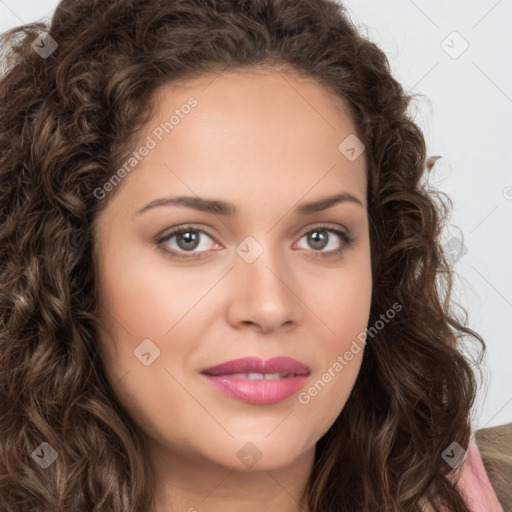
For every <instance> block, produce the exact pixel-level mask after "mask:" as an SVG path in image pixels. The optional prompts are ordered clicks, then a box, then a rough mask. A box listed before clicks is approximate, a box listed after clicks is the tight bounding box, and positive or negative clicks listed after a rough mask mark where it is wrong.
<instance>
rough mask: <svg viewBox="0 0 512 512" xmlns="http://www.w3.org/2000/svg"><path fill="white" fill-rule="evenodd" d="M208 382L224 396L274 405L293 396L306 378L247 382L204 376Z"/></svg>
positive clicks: (297, 377) (223, 376)
mask: <svg viewBox="0 0 512 512" xmlns="http://www.w3.org/2000/svg"><path fill="white" fill-rule="evenodd" d="M205 377H206V378H207V380H208V382H209V383H210V384H211V385H212V386H213V387H214V388H216V389H217V390H218V391H220V392H221V393H223V394H224V395H226V396H229V397H232V398H236V399H237V400H241V401H242V402H250V403H253V404H275V403H277V402H280V401H281V400H285V399H286V398H288V397H290V396H292V395H294V394H295V393H297V391H299V389H300V388H301V387H302V386H304V383H305V382H306V381H307V379H308V377H307V376H306V375H304V376H303V375H300V376H295V377H286V378H283V379H274V380H265V379H259V380H249V379H243V378H240V377H231V376H230V375H219V376H212V375H205Z"/></svg>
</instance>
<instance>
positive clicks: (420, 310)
mask: <svg viewBox="0 0 512 512" xmlns="http://www.w3.org/2000/svg"><path fill="white" fill-rule="evenodd" d="M41 32H48V33H49V34H50V36H51V37H52V38H53V39H54V40H55V41H56V42H57V45H58V46H57V48H56V49H54V51H53V53H51V54H50V55H45V56H44V58H43V57H42V56H41V55H39V54H38V53H37V52H36V51H35V50H34V48H33V42H34V40H35V38H36V37H38V36H39V35H40V34H41ZM47 41H48V40H47ZM1 44H2V47H3V48H4V65H5V67H6V70H5V72H4V74H3V76H2V77H1V79H0V274H1V281H0V282H1V294H0V403H2V404H3V405H2V410H1V412H0V432H1V436H0V510H1V511H2V512H20V511H25V510H27V509H30V510H34V511H35V510H37V511H47V510H48V511H50V510H51V511H52V512H56V511H57V512H60V511H66V512H67V511H70V510H72V511H73V512H89V511H94V512H107V511H108V512H121V511H123V512H127V511H129V512H147V511H149V510H151V504H152V493H153V485H154V480H153V476H152V474H151V471H150V465H149V463H148V460H147V451H146V444H145V443H146V438H145V434H144V433H143V432H142V430H141V429H140V427H139V426H138V425H137V424H136V423H135V422H134V420H133V419H132V418H131V417H130V416H129V415H128V413H127V412H126V411H125V410H124V409H123V407H122V406H121V404H120V402H119V401H118V400H117V398H116V395H115V393H114V391H113V389H112V386H111V385H110V384H109V382H108V380H107V378H106V376H105V368H104V366H103V362H102V360H101V359H100V357H99V351H98V345H97V337H98V332H99V325H98V319H97V318H98V315H97V300H96V298H97V288H96V286H97V284H96V281H95V277H96V266H95V257H94V255H95V244H94V238H93V227H94V221H95V218H96V217H97V214H98V213H99V212H100V210H101V209H102V208H104V207H105V206H106V204H107V202H108V201H109V199H111V198H112V197H114V195H115V194H117V193H119V190H120V189H121V187H117V188H116V190H114V191H112V192H110V193H109V194H108V197H106V198H105V199H103V200H101V201H98V200H97V198H96V196H95V194H94V190H96V189H97V188H98V187H100V186H102V185H103V184H104V183H105V182H106V181H107V180H108V179H109V177H111V176H112V175H113V173H114V171H115V170H116V169H118V168H119V166H120V165H121V163H122V162H125V161H126V160H127V158H128V155H129V154H130V152H131V151H132V148H133V142H134V140H136V137H137V136H138V134H139V133H140V132H139V130H140V129H141V128H142V127H143V126H144V124H145V123H147V122H148V120H149V119H150V118H151V116H152V114H153V112H154V108H155V105H154V102H153V98H154V95H155V92H156V91H157V89H158V88H159V87H161V86H164V85H165V84H167V83H169V82H172V81H178V80H186V79H187V78H191V77H194V76H200V75H202V74H204V73H221V72H222V71H224V70H235V69H250V68H251V67H256V66H269V67H276V66H280V67H283V66H284V67H285V68H288V69H290V70H294V71H296V72H299V73H301V74H302V75H304V76H306V77H310V78H314V79H316V80H317V81H318V82H319V83H321V84H322V85H323V86H325V87H326V88H327V89H328V90H329V91H331V92H332V93H334V94H335V95H337V96H339V97H340V98H342V99H343V100H344V101H345V102H346V104H347V105H348V106H349V108H350V113H351V116H352V117H353V120H354V123H355V126H356V128H357V136H358V138H359V139H360V140H361V141H362V142H363V143H364V145H365V148H366V149H365V151H364V158H365V159H366V167H367V184H368V187H367V198H368V215H369V219H370V228H369V229H370V243H371V256H372V278H373V290H372V299H371V300H372V302H371V311H370V323H371V324H373V323H375V321H376V320H378V318H379V313H381V312H382V311H384V310H386V309H387V308H388V305H389V303H390V302H394V301H396V302H398V303H399V304H401V305H402V307H403V309H402V311H401V313H400V315H399V318H398V317H397V318H396V319H395V320H394V321H393V322H389V323H388V324H387V326H386V329H382V330H380V331H379V332H378V333H377V334H375V336H374V337H373V338H372V340H371V342H369V343H368V344H367V346H366V349H365V352H364V357H363V361H362V366H361V369H360V372H359V375H358V377H357V380H356V383H355V386H354V388H353V390H352V392H351V394H350V397H349V399H348V401H347V403H346V405H345V407H344V408H343V410H342V412H341V413H340V415H339V416H338V417H337V419H336V421H335V422H334V424H333V425H332V427H331V428H330V429H329V431H328V432H326V433H325V435H323V436H322V438H321V439H320V440H319V441H318V443H317V445H316V452H315V463H314V467H313V471H312V474H311V476H310V479H309V481H308V485H307V489H306V490H305V492H306V493H307V497H308V504H309V509H310V512H342V511H346V512H349V511H351V512H355V511H357V512H360V511H361V512H363V511H364V512H375V511H404V512H419V511H421V510H424V508H423V507H424V506H429V507H432V508H431V509H432V510H436V511H438V510H440V509H439V508H438V507H448V508H449V509H450V510H452V511H457V512H459V511H462V512H468V510H469V509H468V508H467V505H466V504H465V503H464V500H463V497H462V496H461V494H460V493H459V492H458V490H457V487H456V476H457V470H456V469H455V470H454V469H453V468H451V467H450V466H449V465H448V464H447V463H446V462H445V461H444V459H443V457H442V454H443V451H444V450H445V449H446V448H447V447H448V446H449V445H450V444H451V443H453V442H457V443H458V444H459V445H460V446H462V447H463V448H465V449H466V448H467V447H468V445H469V441H470V434H471V410H472V406H473V403H474V399H475V396H476V390H477V380H476V378H475V370H477V369H478V368H479V367H478V363H480V362H481V357H482V355H483V353H484V352H485V349H486V346H485V343H484V341H483V339H482V338H481V337H480V336H479V335H478V334H477V333H476V332H474V331H473V330H471V329H470V328H469V327H468V326H467V314H466V313H465V311H464V309H463V308H460V307H459V306H456V304H455V303H454V302H453V300H452V299H451V288H452V280H453V269H452V268H451V264H450V262H449V261H448V259H447V257H446V256H445V255H444V253H443V246H442V243H441V242H440V236H441V232H442V227H443V225H444V221H445V220H446V218H447V215H448V212H449V205H450V204H451V202H450V199H449V198H447V196H446V195H445V194H442V193H440V192H437V191H435V190H434V189H432V188H431V187H430V186H429V185H428V180H427V179H424V178H426V177H427V173H428V171H429V170H430V169H431V167H432V165H433V162H434V159H435V158H434V159H432V158H431V159H428V158H427V156H426V144H425V140H424V137H423V134H422V132H421V130H420V129H419V127H418V126H417V125H416V124H415V122H414V121H413V118H412V116H411V115H410V113H409V111H408V107H409V104H410V101H411V99H413V98H414V96H413V95H409V94H407V93H406V91H404V89H403V87H402V86H401V85H400V84H399V83H398V82H397V80H396V79H395V78H394V77H393V76H392V74H391V71H390V66H389V62H388V60H387V58H386V56H385V54H384V53H383V51H382V50H380V49H379V48H378V47H377V46H376V45H375V44H374V43H372V42H371V41H370V40H369V39H367V38H365V37H363V36H362V35H361V34H359V32H358V31H357V28H356V27H355V25H354V24H353V23H352V22H351V21H350V19H349V17H348V15H347V13H346V11H345V9H344V8H343V6H341V5H339V4H338V3H337V2H335V1H334V0H204V1H201V2H198V1H195V0H62V1H61V2H60V4H59V5H58V6H57V8H56V11H55V13H54V15H53V17H52V19H51V23H50V25H49V26H47V25H46V24H45V23H43V22H36V23H30V24H26V25H22V26H19V27H16V28H14V29H12V30H9V31H7V32H5V33H4V34H2V38H1ZM39 46H40V47H42V46H44V44H40V45H39ZM121 185H122V183H121ZM457 308H459V309H457ZM461 311H462V312H463V314H460V312H461ZM463 340H464V341H466V340H476V342H477V345H478V348H479V349H480V350H481V356H480V359H479V360H478V361H476V364H474V363H475V361H474V360H470V358H469V355H467V354H464V350H463V347H462V345H461V341H463ZM43 442H47V443H48V444H49V445H50V446H51V447H54V448H55V450H56V452H57V453H58V457H57V459H56V460H55V462H54V463H53V464H52V465H51V466H50V467H48V468H47V469H45V470H42V469H41V467H40V466H39V465H37V464H36V463H35V462H34V460H32V459H33V457H31V454H33V452H34V450H35V449H36V448H37V447H39V446H40V445H41V443H43ZM91 454H94V457H91Z"/></svg>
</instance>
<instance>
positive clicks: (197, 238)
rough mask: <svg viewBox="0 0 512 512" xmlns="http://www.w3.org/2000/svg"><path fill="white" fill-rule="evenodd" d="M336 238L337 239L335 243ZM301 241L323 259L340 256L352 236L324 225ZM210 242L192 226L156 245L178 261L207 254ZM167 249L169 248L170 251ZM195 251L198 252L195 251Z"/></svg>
mask: <svg viewBox="0 0 512 512" xmlns="http://www.w3.org/2000/svg"><path fill="white" fill-rule="evenodd" d="M329 233H330V235H329ZM332 234H334V235H335V237H333V236H332ZM203 235H206V237H207V238H209V239H210V240H211V242H210V243H208V242H203V240H202V239H204V237H203ZM336 238H337V239H338V242H337V243H336ZM174 239H175V240H174ZM302 239H306V242H307V243H308V244H309V245H310V247H311V248H312V249H313V251H312V252H313V253H319V254H318V256H324V257H328V256H334V255H339V254H341V253H342V252H343V251H345V250H346V249H348V248H349V247H350V246H351V244H352V241H353V238H352V236H351V235H350V234H349V233H348V232H346V231H344V230H342V229H339V228H335V227H332V226H330V225H325V224H322V225H318V226H315V227H314V228H313V229H310V230H309V231H306V232H305V233H304V234H303V235H302V236H301V237H300V239H299V241H300V240H302ZM331 239H333V240H334V243H332V240H331ZM173 240H174V241H173ZM169 241H171V243H169ZM212 242H213V244H216V243H217V242H216V241H215V240H214V238H213V235H211V234H209V233H208V232H207V231H205V230H203V229H198V228H196V227H194V226H184V227H181V228H177V229H174V230H173V231H171V232H170V233H167V234H166V235H165V236H163V237H161V238H159V239H158V240H156V245H157V246H158V248H159V249H160V250H161V251H162V252H164V253H165V254H166V255H168V256H171V257H173V258H178V259H180V258H193V257H196V256H199V254H203V253H206V252H208V251H209V250H210V249H211V248H210V249H209V248H208V245H211V244H212ZM329 245H334V247H333V248H332V247H331V249H330V250H328V251H324V250H323V249H325V248H326V247H327V246H329ZM169 247H170V248H171V249H170V250H169ZM196 249H200V250H197V251H196ZM187 253H188V254H187Z"/></svg>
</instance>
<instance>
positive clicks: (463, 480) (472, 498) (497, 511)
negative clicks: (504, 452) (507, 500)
mask: <svg viewBox="0 0 512 512" xmlns="http://www.w3.org/2000/svg"><path fill="white" fill-rule="evenodd" d="M457 488H458V490H459V491H460V492H461V493H462V495H463V496H464V499H465V501H466V503H467V505H468V507H469V509H470V510H471V512H503V508H502V506H501V505H500V502H499V501H498V498H497V497H496V493H495V492H494V489H493V488H492V485H491V483H490V482H489V478H488V476H487V472H486V471H485V467H484V465H483V462H482V457H481V456H480V451H479V450H478V446H477V444H476V441H475V437H474V434H473V435H472V436H471V442H470V444H469V447H468V452H467V457H466V459H465V460H464V462H463V463H462V469H461V474H460V479H459V480H458V482H457Z"/></svg>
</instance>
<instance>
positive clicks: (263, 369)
mask: <svg viewBox="0 0 512 512" xmlns="http://www.w3.org/2000/svg"><path fill="white" fill-rule="evenodd" d="M201 373H203V374H205V375H229V374H232V373H289V374H293V375H309V368H308V367H307V366H306V365H305V364H303V363H301V362H300V361H297V360H296V359H292V358H290V357H272V358H271V359H261V358H259V357H243V358H241V359H233V360H232V361H226V362H225V363H221V364H218V365H216V366H211V367H209V368H205V369H204V370H202V371H201Z"/></svg>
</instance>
